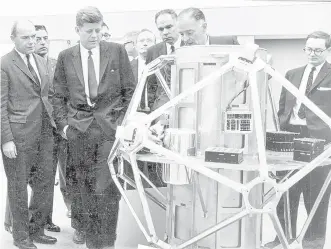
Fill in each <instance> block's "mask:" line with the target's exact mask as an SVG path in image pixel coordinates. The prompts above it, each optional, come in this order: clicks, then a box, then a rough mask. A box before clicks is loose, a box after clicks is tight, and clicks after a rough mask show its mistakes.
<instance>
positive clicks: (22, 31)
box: [11, 20, 36, 54]
mask: <svg viewBox="0 0 331 249" xmlns="http://www.w3.org/2000/svg"><path fill="white" fill-rule="evenodd" d="M11 40H12V41H13V42H14V44H15V48H16V49H17V50H18V51H19V52H21V53H22V54H31V53H33V52H34V49H35V44H36V29H35V26H34V25H33V23H32V22H31V21H29V20H24V21H16V22H15V23H14V24H13V27H12V30H11Z"/></svg>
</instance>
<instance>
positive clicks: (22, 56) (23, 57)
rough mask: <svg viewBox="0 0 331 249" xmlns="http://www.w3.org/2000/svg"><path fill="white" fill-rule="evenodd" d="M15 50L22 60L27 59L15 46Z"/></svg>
mask: <svg viewBox="0 0 331 249" xmlns="http://www.w3.org/2000/svg"><path fill="white" fill-rule="evenodd" d="M15 50H16V52H17V53H18V54H19V55H20V56H21V58H22V59H23V61H24V62H26V61H27V58H26V54H23V53H21V52H20V51H18V50H17V49H16V48H15Z"/></svg>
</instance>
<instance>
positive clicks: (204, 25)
mask: <svg viewBox="0 0 331 249" xmlns="http://www.w3.org/2000/svg"><path fill="white" fill-rule="evenodd" d="M202 27H203V29H204V30H205V31H206V30H207V23H206V22H204V23H203V24H202Z"/></svg>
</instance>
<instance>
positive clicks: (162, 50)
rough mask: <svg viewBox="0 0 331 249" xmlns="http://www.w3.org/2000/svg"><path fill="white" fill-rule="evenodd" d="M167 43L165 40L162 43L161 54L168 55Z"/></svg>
mask: <svg viewBox="0 0 331 249" xmlns="http://www.w3.org/2000/svg"><path fill="white" fill-rule="evenodd" d="M167 54H168V53H167V45H166V43H165V42H163V43H162V47H161V49H160V50H159V56H160V55H167Z"/></svg>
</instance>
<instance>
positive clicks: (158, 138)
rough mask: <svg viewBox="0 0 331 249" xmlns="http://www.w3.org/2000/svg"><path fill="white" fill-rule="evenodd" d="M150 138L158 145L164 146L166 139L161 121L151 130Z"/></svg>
mask: <svg viewBox="0 0 331 249" xmlns="http://www.w3.org/2000/svg"><path fill="white" fill-rule="evenodd" d="M149 130H150V134H149V136H148V137H149V138H150V139H151V140H152V141H154V142H156V143H157V144H162V139H163V138H164V125H163V124H161V121H160V120H159V121H158V122H157V123H156V124H155V125H152V126H151V127H150V128H149Z"/></svg>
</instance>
